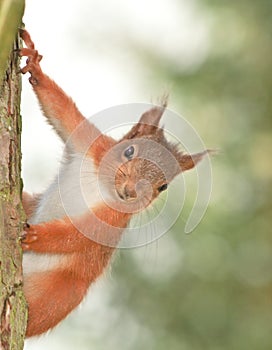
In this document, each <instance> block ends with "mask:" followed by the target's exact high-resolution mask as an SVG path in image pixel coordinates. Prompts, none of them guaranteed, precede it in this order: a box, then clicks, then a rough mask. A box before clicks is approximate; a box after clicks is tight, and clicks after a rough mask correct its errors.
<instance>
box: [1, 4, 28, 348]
mask: <svg viewBox="0 0 272 350" xmlns="http://www.w3.org/2000/svg"><path fill="white" fill-rule="evenodd" d="M9 5H10V6H9ZM15 5H16V6H15ZM19 5H21V7H20V6H19ZM3 7H4V10H3ZM9 10H12V11H13V13H11V12H9ZM15 10H16V11H15ZM3 12H4V14H5V15H6V17H5V16H4V15H3ZM22 14H23V1H19V0H3V1H2V3H1V7H0V32H1V33H0V37H1V36H2V35H3V27H4V28H5V29H6V36H7V37H9V38H12V40H11V42H10V44H9V52H11V53H10V56H9V59H8V58H7V57H6V61H5V58H3V57H0V68H3V67H7V68H6V71H5V72H4V74H2V78H3V79H1V80H0V350H6V349H9V350H11V349H12V350H13V349H14V350H15V349H16V350H19V349H23V342H24V333H25V328H26V318H27V308H26V302H25V299H24V295H23V291H22V251H21V247H20V240H19V235H20V234H21V232H22V229H23V224H22V223H23V222H24V220H25V216H24V213H23V209H22V204H21V190H22V181H21V177H20V173H21V149H20V141H21V138H20V134H21V117H20V93H21V79H20V74H18V71H19V59H18V55H17V54H16V53H15V52H13V50H12V49H17V48H18V45H19V44H18V43H19V39H18V38H17V39H16V40H15V43H14V44H13V47H12V41H13V39H14V37H15V33H16V32H17V27H18V26H19V25H20V23H21V20H22ZM8 21H9V22H12V23H13V28H10V27H8V26H7V27H6V26H5V25H4V24H5V23H6V22H8ZM3 23H4V24H3ZM17 23H19V25H18V24H17ZM14 27H15V28H14ZM1 29H2V30H1ZM12 33H13V34H12ZM7 45H8V44H7ZM1 49H2V46H1ZM0 76H1V69H0Z"/></svg>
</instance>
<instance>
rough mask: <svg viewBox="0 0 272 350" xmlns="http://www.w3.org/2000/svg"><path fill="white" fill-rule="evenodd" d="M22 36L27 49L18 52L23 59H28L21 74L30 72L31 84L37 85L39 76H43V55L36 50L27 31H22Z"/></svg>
mask: <svg viewBox="0 0 272 350" xmlns="http://www.w3.org/2000/svg"><path fill="white" fill-rule="evenodd" d="M20 35H21V38H22V39H23V40H24V42H25V44H26V48H23V49H20V50H18V52H19V55H20V56H21V57H23V56H26V57H27V61H26V66H25V67H23V68H21V73H23V74H25V73H27V72H29V73H30V74H31V77H30V78H29V81H30V83H31V84H32V85H37V84H38V80H39V75H40V74H41V67H40V60H41V59H42V55H40V54H39V52H38V51H37V50H35V46H34V43H33V41H32V40H31V37H30V35H29V33H28V32H27V31H26V30H24V29H20ZM16 51H17V50H16Z"/></svg>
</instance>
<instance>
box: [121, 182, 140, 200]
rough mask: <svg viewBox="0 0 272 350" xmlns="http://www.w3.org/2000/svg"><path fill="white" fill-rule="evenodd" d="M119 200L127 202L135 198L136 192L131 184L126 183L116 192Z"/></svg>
mask: <svg viewBox="0 0 272 350" xmlns="http://www.w3.org/2000/svg"><path fill="white" fill-rule="evenodd" d="M117 192H118V195H119V197H120V198H122V199H124V200H126V201H129V200H134V199H136V198H137V192H136V190H135V185H134V184H133V183H131V182H127V183H126V184H124V186H123V187H122V188H121V189H120V190H117Z"/></svg>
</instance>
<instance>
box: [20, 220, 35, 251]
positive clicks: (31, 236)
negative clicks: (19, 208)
mask: <svg viewBox="0 0 272 350" xmlns="http://www.w3.org/2000/svg"><path fill="white" fill-rule="evenodd" d="M37 239H38V235H37V232H36V230H35V226H33V225H32V226H30V225H29V224H27V223H26V224H24V231H23V234H22V238H21V244H22V248H23V250H24V251H26V250H32V249H31V247H32V245H33V243H34V242H36V241H37Z"/></svg>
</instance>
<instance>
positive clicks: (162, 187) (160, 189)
mask: <svg viewBox="0 0 272 350" xmlns="http://www.w3.org/2000/svg"><path fill="white" fill-rule="evenodd" d="M167 187H168V184H163V185H162V186H160V187H159V188H158V191H159V192H162V191H165V190H166V189H167Z"/></svg>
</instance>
